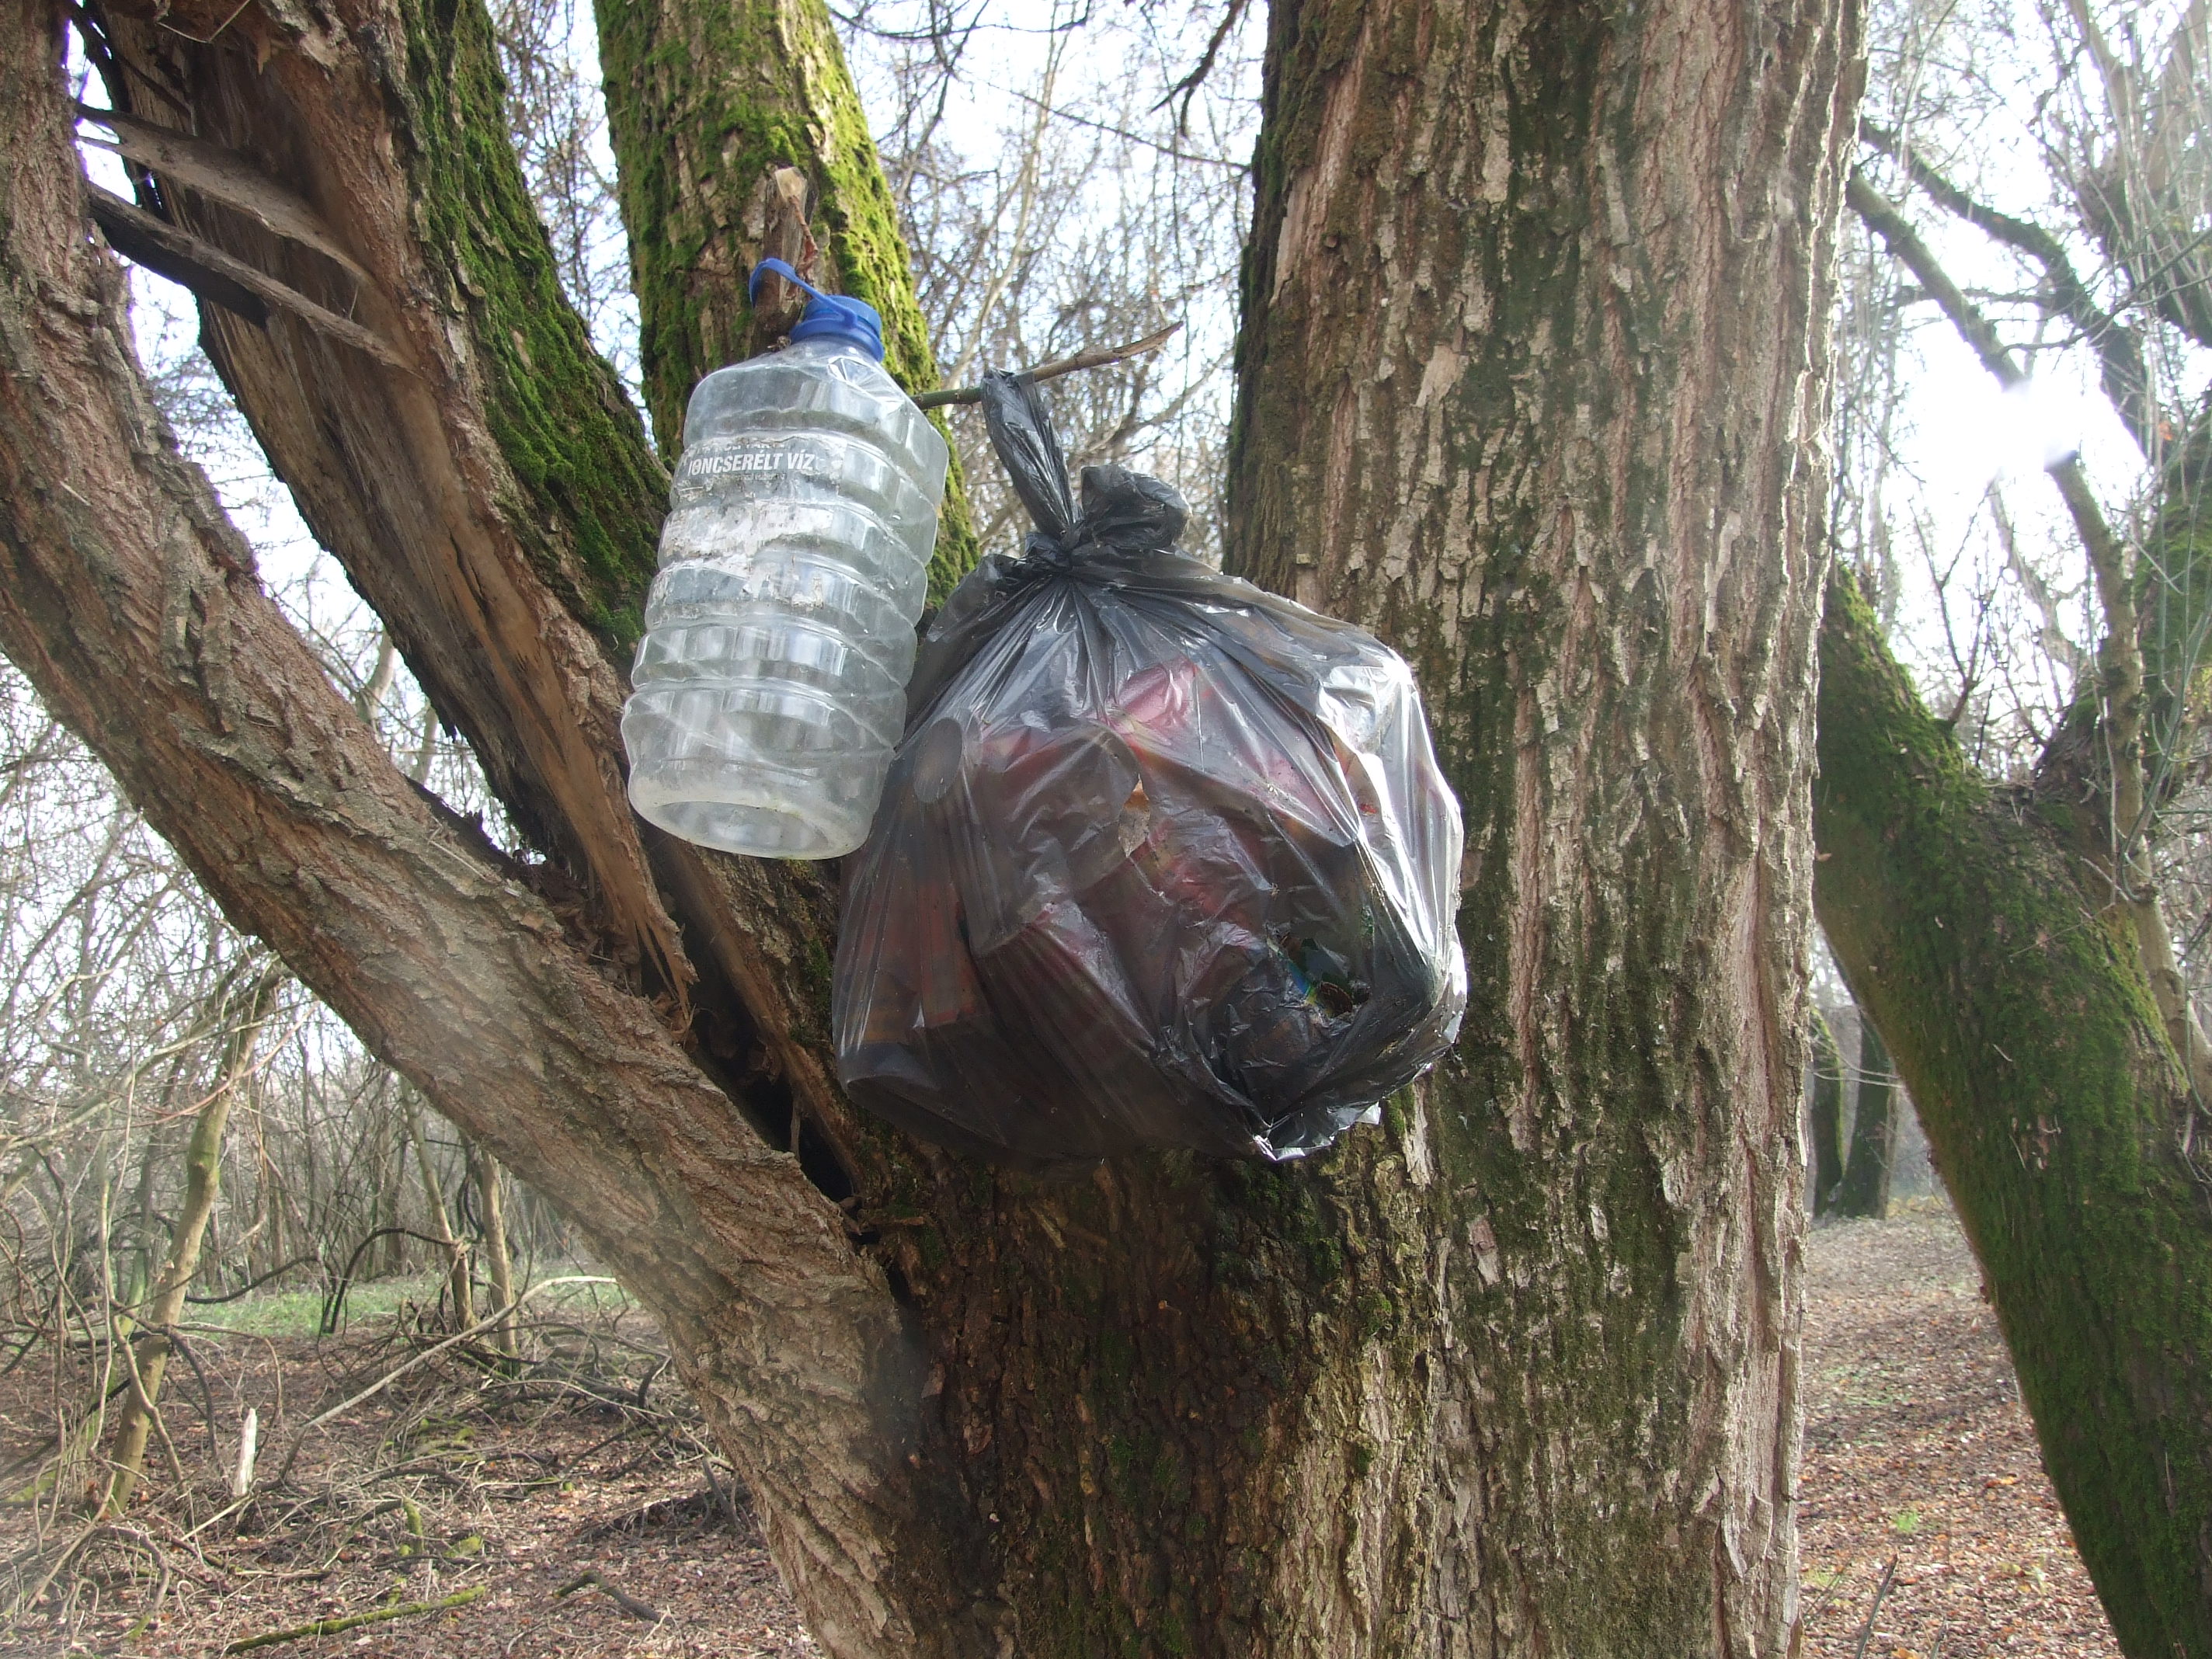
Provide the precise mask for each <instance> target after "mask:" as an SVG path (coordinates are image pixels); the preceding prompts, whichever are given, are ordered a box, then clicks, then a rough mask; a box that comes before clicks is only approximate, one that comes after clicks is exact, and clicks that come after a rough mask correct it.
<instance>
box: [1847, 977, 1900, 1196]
mask: <svg viewBox="0 0 2212 1659" xmlns="http://www.w3.org/2000/svg"><path fill="white" fill-rule="evenodd" d="M1889 1066H1890V1061H1889V1050H1888V1049H1887V1048H1884V1047H1882V1042H1881V1032H1879V1031H1877V1030H1875V1026H1874V1022H1873V1021H1872V1020H1870V1019H1869V1018H1866V1016H1865V1015H1863V1014H1862V1015H1860V1016H1859V1086H1858V1089H1857V1093H1856V1095H1855V1097H1854V1098H1853V1102H1852V1105H1851V1156H1850V1162H1849V1163H1847V1164H1844V1184H1843V1186H1842V1187H1841V1188H1838V1191H1837V1194H1836V1204H1835V1210H1836V1213H1837V1214H1838V1215H1842V1216H1853V1217H1857V1218H1863V1219H1869V1220H1875V1221H1880V1220H1881V1219H1882V1218H1884V1217H1886V1216H1887V1215H1888V1213H1889V1176H1890V1170H1891V1169H1892V1168H1893V1165H1894V1164H1896V1162H1897V1077H1896V1074H1895V1073H1893V1072H1892V1071H1891V1070H1890V1069H1889Z"/></svg>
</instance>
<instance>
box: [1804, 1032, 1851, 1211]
mask: <svg viewBox="0 0 2212 1659" xmlns="http://www.w3.org/2000/svg"><path fill="white" fill-rule="evenodd" d="M1812 1035H1813V1088H1812V1095H1811V1098H1810V1099H1809V1100H1808V1103H1807V1116H1808V1119H1809V1123H1808V1139H1810V1141H1811V1146H1810V1148H1809V1150H1808V1159H1809V1168H1808V1170H1807V1173H1806V1177H1805V1179H1806V1182H1807V1184H1808V1186H1809V1187H1810V1188H1811V1191H1810V1193H1809V1194H1808V1197H1809V1198H1810V1200H1812V1206H1813V1213H1814V1216H1816V1217H1818V1216H1823V1215H1826V1214H1827V1213H1828V1212H1829V1211H1830V1210H1832V1208H1834V1207H1835V1199H1836V1188H1838V1186H1840V1185H1841V1184H1842V1183H1843V1179H1844V1059H1843V1056H1842V1055H1841V1054H1838V1052H1837V1051H1836V1036H1835V1033H1834V1032H1833V1031H1832V1030H1829V1029H1828V1022H1827V1021H1826V1019H1825V1018H1822V1016H1821V1014H1820V1010H1819V1009H1817V1008H1815V1009H1814V1011H1813V1019H1812Z"/></svg>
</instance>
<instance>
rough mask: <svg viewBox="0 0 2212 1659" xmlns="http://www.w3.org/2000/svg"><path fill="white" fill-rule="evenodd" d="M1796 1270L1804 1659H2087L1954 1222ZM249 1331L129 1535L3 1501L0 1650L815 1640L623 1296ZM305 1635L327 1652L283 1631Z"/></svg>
mask: <svg viewBox="0 0 2212 1659" xmlns="http://www.w3.org/2000/svg"><path fill="white" fill-rule="evenodd" d="M1810 1260H1811V1275H1812V1276H1811V1284H1810V1286H1809V1291H1810V1294H1809V1297H1808V1305H1809V1310H1810V1311H1809V1315H1808V1324H1807V1331H1806V1343H1805V1375H1806V1378H1807V1390H1806V1406H1807V1423H1806V1432H1805V1461H1804V1475H1803V1480H1802V1486H1801V1494H1802V1509H1801V1519H1802V1537H1803V1546H1804V1573H1805V1589H1804V1603H1803V1605H1804V1607H1805V1608H1806V1620H1805V1637H1804V1642H1803V1649H1802V1651H1803V1653H1804V1654H1805V1655H1806V1656H1807V1659H1978V1656H1996V1655H2005V1656H2010V1655H2031V1656H2032V1655H2044V1656H2060V1655H2063V1656H2066V1659H2106V1656H2112V1659H2117V1656H2118V1647H2117V1646H2116V1645H2115V1644H2114V1643H2113V1641H2112V1635H2111V1633H2110V1631H2109V1629H2108V1627H2107V1626H2106V1623H2105V1620H2104V1615H2103V1613H2101V1611H2100V1609H2099V1607H2098V1606H2097V1602H2096V1598H2095V1596H2094V1595H2093V1593H2092V1591H2091V1590H2090V1588H2089V1584H2088V1580H2087V1577H2086V1576H2085V1575H2084V1574H2083V1572H2082V1570H2081V1563H2080V1561H2079V1559H2077V1558H2076V1557H2075V1553H2074V1549H2073V1546H2072V1543H2071V1541H2070V1540H2069V1536H2068V1534H2067V1529H2066V1524H2065V1522H2064V1519H2063V1517H2062V1516H2060V1514H2059V1513H2058V1509H2057V1500H2056V1499H2055V1498H2053V1496H2052V1494H2051V1487H2050V1484H2049V1482H2048V1481H2047V1480H2045V1477H2044V1474H2043V1469H2042V1465H2041V1462H2040V1460H2039V1457H2038V1455H2037V1453H2036V1449H2035V1442H2034V1437H2033V1434H2032V1432H2031V1431H2030V1430H2029V1428H2028V1425H2027V1417H2026V1414H2025V1413H2023V1412H2022V1411H2021V1406H2020V1402H2019V1399H2018V1397H2017V1395H2016V1394H2015V1390H2014V1387H2013V1381H2012V1372H2011V1369H2010V1367H2009V1366H2008V1364H2007V1363H2006V1360H2005V1357H2004V1352H2003V1349H2002V1346H2001V1344H2000V1343H1999V1340H1998V1338H1997V1334H1996V1322H1995V1320H1994V1319H1993V1318H1992V1317H1991V1316H1990V1311H1989V1309H1988V1308H1987V1306H1986V1305H1985V1304H1984V1303H1983V1301H1982V1300H1981V1297H1980V1295H1979V1279H1978V1274H1977V1273H1976V1271H1975V1268H1974V1264H1973V1261H1972V1257H1971V1256H1970V1255H1968V1254H1967V1251H1966V1245H1965V1243H1964V1242H1963V1240H1962V1239H1961V1238H1960V1234H1959V1231H1958V1227H1957V1225H1956V1224H1955V1223H1954V1221H1953V1220H1952V1219H1951V1218H1950V1217H1949V1216H1948V1213H1946V1212H1942V1211H1940V1210H1936V1209H1928V1210H1924V1211H1923V1212H1917V1213H1913V1214H1910V1215H1905V1216H1902V1217H1900V1218H1897V1219H1894V1220H1891V1221H1887V1222H1881V1223H1869V1222H1854V1223H1845V1224H1841V1225H1830V1226H1822V1227H1820V1228H1818V1229H1816V1230H1815V1231H1814V1233H1813V1235H1812V1239H1811V1247H1810ZM248 1324H250V1321H249V1320H247V1319H246V1317H245V1316H243V1315H240V1316H234V1321H233V1325H232V1327H231V1334H224V1333H223V1332H221V1331H206V1330H204V1331H203V1333H202V1334H200V1335H199V1336H198V1337H197V1339H196V1340H195V1352H194V1358H196V1359H197V1361H198V1364H197V1366H196V1367H194V1366H186V1367H185V1368H183V1369H182V1370H180V1371H179V1372H178V1373H174V1374H173V1376H174V1381H173V1384H172V1392H171V1393H170V1394H169V1395H168V1396H167V1399H168V1406H167V1410H166V1411H165V1413H164V1418H165V1420H166V1422H167V1427H168V1429H169V1440H170V1445H169V1447H168V1448H167V1449H161V1450H160V1451H158V1452H157V1454H156V1455H155V1459H154V1461H153V1462H151V1463H150V1464H149V1480H148V1482H147V1490H146V1491H145V1492H144V1493H143V1496H142V1498H141V1499H140V1501H138V1502H137V1503H135V1504H133V1505H132V1506H131V1510H130V1514H129V1516H128V1517H127V1519H125V1520H123V1521H120V1522H109V1523H106V1524H105V1525H101V1526H99V1527H95V1528H90V1529H88V1528H87V1527H86V1522H85V1521H84V1519H83V1515H82V1508H81V1506H80V1505H79V1504H76V1502H74V1501H73V1499H74V1498H75V1496H76V1495H75V1494H73V1493H71V1492H67V1491H64V1490H61V1489H59V1487H58V1485H57V1484H56V1483H54V1482H52V1480H49V1482H48V1485H47V1487H46V1490H45V1492H44V1494H43V1496H41V1497H39V1498H38V1501H34V1502H21V1501H19V1502H15V1503H10V1504H7V1505H5V1506H4V1507H0V1562H4V1571H0V1650H5V1651H6V1652H8V1653H9V1654H10V1655H15V1654H21V1655H23V1656H26V1659H31V1656H49V1655H51V1656H61V1655H64V1654H83V1653H92V1654H101V1655H117V1656H124V1655H129V1656H143V1659H185V1656H192V1659H198V1656H212V1655H219V1654H224V1653H232V1652H252V1653H267V1654H270V1655H272V1656H278V1659H312V1656H317V1655H321V1656H337V1655H339V1654H344V1655H348V1656H356V1659H433V1656H435V1659H495V1656H496V1659H543V1656H564V1659H565V1656H576V1659H582V1656H599V1655H609V1656H613V1655H628V1654H638V1655H645V1654H653V1655H662V1654H665V1655H671V1656H673V1655H695V1654H696V1655H708V1654H712V1655H717V1656H729V1659H786V1656H795V1655H801V1654H807V1653H811V1652H814V1651H816V1649H815V1648H814V1646H813V1644H811V1642H810V1641H809V1640H808V1639H807V1638H806V1636H805V1632H803V1631H802V1629H801V1628H800V1626H799V1620H798V1616H797V1613H796V1612H795V1610H794V1609H793V1607H792V1605H791V1602H790V1600H789V1598H788V1597H787V1596H786V1595H785V1594H784V1592H783V1589H782V1586H781V1583H780V1582H779V1581H778V1579H777V1577H776V1573H775V1567H774V1565H773V1564H771V1563H770V1561H769V1558H768V1553H767V1551H766V1549H765V1547H763V1542H762V1539H761V1535H760V1531H759V1528H758V1527H757V1524H756V1522H755V1521H754V1518H753V1516H752V1514H751V1511H750V1508H749V1507H748V1506H747V1504H746V1502H745V1499H744V1492H743V1491H742V1490H741V1489H740V1488H739V1487H738V1485H737V1483H736V1481H735V1480H734V1479H733V1477H732V1475H731V1474H730V1472H729V1470H728V1469H727V1468H726V1466H725V1465H723V1464H722V1463H721V1462H720V1461H719V1460H718V1459H716V1458H714V1457H713V1456H711V1455H709V1454H708V1452H707V1451H706V1450H705V1449H704V1444H703V1431H702V1428H701V1426H700V1425H699V1422H698V1419H697V1417H696V1413H695V1412H694V1411H693V1410H692V1408H691V1407H690V1403H689V1402H688V1401H685V1400H684V1398H683V1396H682V1395H681V1394H680V1393H679V1392H678V1391H677V1390H675V1389H674V1388H673V1386H672V1383H671V1379H670V1378H669V1377H668V1376H666V1375H665V1358H662V1357H661V1355H660V1354H659V1352H658V1351H657V1342H656V1340H655V1337H654V1334H653V1332H652V1330H651V1328H650V1327H649V1326H648V1325H647V1323H646V1322H645V1321H644V1320H643V1319H642V1318H641V1316H638V1315H637V1314H636V1313H635V1311H634V1310H626V1309H623V1308H621V1307H617V1308H614V1309H612V1310H608V1309H605V1308H599V1309H597V1310H590V1311H588V1312H587V1311H586V1310H575V1309H571V1310H567V1311H566V1312H564V1313H562V1315H560V1316H553V1317H549V1318H545V1319H543V1320H541V1321H540V1322H538V1325H537V1326H536V1328H533V1329H532V1331H531V1332H530V1333H529V1334H528V1336H527V1340H526V1342H525V1344H524V1345H523V1346H524V1352H525V1353H526V1355H527V1356H528V1358H526V1359H525V1360H523V1361H521V1362H513V1361H509V1360H507V1359H505V1358H502V1357H501V1356H500V1355H498V1354H497V1353H496V1352H495V1351H493V1350H491V1349H490V1348H489V1347H486V1346H480V1345H479V1344H477V1343H475V1342H471V1343H467V1344H463V1345H460V1346H454V1347H447V1348H444V1349H441V1350H439V1351H437V1352H430V1351H431V1350H432V1349H433V1348H434V1347H435V1346H436V1345H437V1344H438V1343H439V1342H440V1341H441V1340H442V1335H441V1333H440V1332H439V1331H438V1330H437V1329H436V1328H435V1322H425V1321H424V1320H423V1319H422V1316H420V1315H419V1314H418V1313H415V1312H413V1311H412V1310H410V1309H409V1308H408V1307H406V1306H404V1305H403V1306H401V1307H399V1308H398V1310H396V1311H394V1312H392V1313H390V1314H386V1315H380V1316H377V1317H374V1318H370V1319H367V1320H364V1321H363V1322H362V1323H361V1324H360V1325H358V1326H356V1328H354V1329H352V1330H350V1331H349V1332H348V1333H346V1334H343V1335H339V1336H314V1335H303V1334H285V1333H283V1332H282V1331H278V1332H269V1331H258V1332H252V1333H250V1334H249V1332H248V1331H247V1330H246V1326H247V1325H248ZM409 1362H412V1364H411V1368H410V1370H407V1371H406V1372H405V1373H404V1374H403V1375H401V1376H398V1377H397V1378H396V1379H395V1380H393V1381H392V1382H391V1383H388V1384H387V1385H386V1387H385V1388H384V1389H382V1390H381V1391H380V1392H378V1393H377V1394H375V1395H372V1396H371V1397H370V1398H369V1399H368V1400H366V1401H362V1402H361V1403H360V1404H359V1405H357V1406H353V1407H346V1408H344V1409H343V1410H340V1411H338V1412H337V1415H335V1416H334V1417H332V1418H331V1419H330V1420H329V1421H328V1422H326V1423H325V1424H324V1425H321V1426H320V1427H318V1428H316V1429H314V1430H313V1431H307V1432H303V1431H302V1430H303V1425H306V1424H307V1422H308V1421H309V1420H310V1419H313V1418H315V1417H316V1416H318V1415H319V1414H320V1413H325V1412H327V1411H329V1410H330V1409H331V1407H336V1406H338V1405H340V1404H341V1403H342V1402H343V1401H346V1400H348V1399H349V1398H350V1397H351V1396H352V1395H355V1394H356V1393H358V1392H359V1391H360V1390H361V1389H364V1388H367V1387H368V1386H369V1385H370V1384H371V1383H375V1382H376V1381H377V1380H378V1379H379V1378H381V1377H385V1376H388V1375H390V1374H391V1373H392V1370H393V1369H394V1368H395V1367H396V1366H398V1365H400V1364H406V1363H409ZM76 1369H77V1370H80V1371H82V1370H83V1365H82V1363H80V1364H78V1366H77V1368H76ZM90 1386H91V1379H90V1376H89V1372H88V1371H84V1374H82V1375H79V1374H74V1373H73V1371H72V1368H71V1365H70V1363H69V1362H67V1361H64V1362H63V1363H62V1364H58V1365H57V1364H42V1363H40V1362H38V1361H27V1362H25V1363H22V1364H18V1365H17V1366H16V1367H15V1369H14V1370H12V1371H11V1372H10V1373H9V1375H8V1376H5V1377H4V1378H0V1469H6V1468H10V1467H11V1466H13V1467H15V1468H17V1469H18V1470H20V1469H21V1467H22V1466H23V1462H24V1460H25V1459H26V1457H27V1456H29V1457H30V1458H31V1460H32V1462H33V1465H35V1464H36V1462H37V1460H36V1453H37V1449H38V1448H39V1447H40V1444H42V1443H46V1437H47V1436H49V1435H50V1434H51V1432H52V1427H53V1425H55V1423H56V1422H57V1421H58V1420H65V1419H66V1415H67V1411H68V1407H69V1404H70V1400H71V1398H72V1397H74V1398H76V1399H82V1398H83V1397H85V1395H86V1390H87V1389H88V1388H89V1387H90ZM247 1407H254V1408H256V1409H257V1411H258V1413H259V1415H260V1418H261V1420H262V1421H263V1423H264V1424H265V1425H267V1427H266V1429H265V1431H264V1441H263V1444H264V1449H263V1452H262V1455H261V1462H260V1466H259V1478H260V1481H261V1483H262V1484H261V1486H260V1489H259V1490H258V1492H257V1493H256V1495H255V1496H253V1497H252V1498H250V1499H248V1500H246V1501H244V1502H240V1500H237V1499H234V1498H232V1497H231V1496H230V1495H229V1491H228V1480H227V1478H228V1473H229V1471H230V1469H231V1468H232V1466H233V1465H234V1462H235V1458H236V1446H237V1430H238V1425H240V1422H241V1421H242V1419H243V1416H244V1413H245V1411H246V1408H247ZM57 1413H60V1416H59V1417H58V1415H57ZM210 1413H211V1415H212V1423H213V1432H212V1433H210ZM295 1445H296V1448H297V1449H296V1451H295ZM172 1452H173V1456H172V1455H171V1454H172ZM288 1458H289V1459H290V1460H291V1468H290V1469H289V1473H286V1472H285V1471H284V1470H283V1463H284V1461H285V1460H286V1459H288ZM46 1468H49V1469H58V1468H67V1470H68V1479H69V1480H70V1481H72V1482H76V1483H80V1484H82V1483H85V1482H88V1481H89V1480H92V1479H95V1478H97V1476H98V1468H97V1465H96V1464H95V1463H93V1462H86V1461H83V1460H79V1461H78V1462H76V1463H75V1464H73V1465H55V1464H53V1463H52V1462H48V1463H47V1464H46ZM179 1471H181V1472H182V1474H184V1476H185V1482H184V1485H183V1486H182V1487H179V1484H178V1481H177V1478H176V1477H177V1474H178V1473H179ZM280 1476H281V1477H282V1478H281V1479H280V1478H279V1477H280ZM25 1480H26V1477H25V1476H24V1475H23V1474H21V1473H17V1474H14V1475H13V1476H12V1477H11V1478H10V1479H9V1480H8V1481H7V1482H6V1490H7V1491H8V1492H11V1493H20V1492H21V1491H22V1490H23V1488H24V1486H25ZM72 1545H74V1546H75V1547H74V1549H72V1548H71V1547H72ZM10 1613H13V1617H12V1620H9V1619H8V1617H7V1616H8V1615H9V1614H10ZM349 1620H357V1621H359V1622H351V1623H345V1624H344V1626H343V1628H335V1627H334V1626H337V1625H338V1624H339V1623H340V1621H349ZM318 1625H320V1626H324V1631H325V1633H319V1634H301V1633H297V1632H302V1631H303V1630H306V1629H307V1628H309V1627H313V1626H318ZM270 1638H281V1639H274V1640H271V1639H270ZM257 1639H258V1640H259V1641H260V1642H261V1643H262V1645H248V1644H254V1643H256V1642H257Z"/></svg>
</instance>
